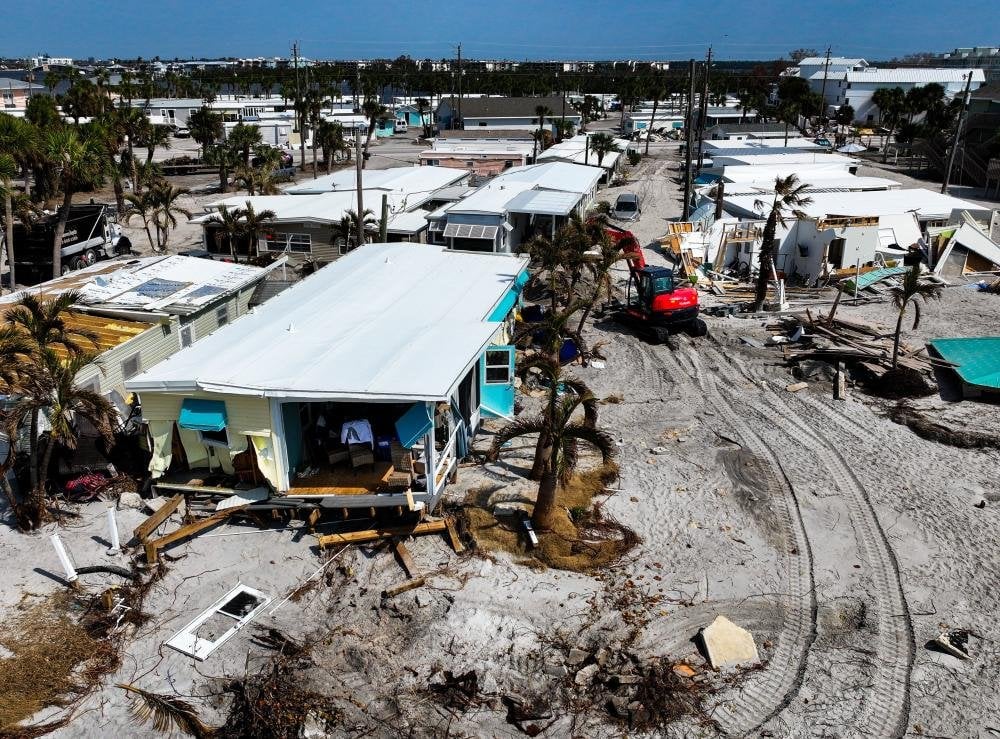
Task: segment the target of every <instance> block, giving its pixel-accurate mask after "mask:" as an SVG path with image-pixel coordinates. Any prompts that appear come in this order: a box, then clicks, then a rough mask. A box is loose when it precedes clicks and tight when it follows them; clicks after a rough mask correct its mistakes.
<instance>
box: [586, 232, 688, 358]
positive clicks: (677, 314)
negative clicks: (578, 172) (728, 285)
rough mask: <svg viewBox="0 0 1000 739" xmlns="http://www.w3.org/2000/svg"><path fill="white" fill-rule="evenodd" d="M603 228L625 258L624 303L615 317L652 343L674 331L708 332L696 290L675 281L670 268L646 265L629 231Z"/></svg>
mask: <svg viewBox="0 0 1000 739" xmlns="http://www.w3.org/2000/svg"><path fill="white" fill-rule="evenodd" d="M605 228H606V231H607V234H608V235H609V236H610V237H611V238H612V239H613V240H614V241H615V243H616V244H617V245H618V246H619V248H621V249H622V251H624V252H625V254H626V256H627V258H628V271H629V279H628V287H627V288H626V298H625V305H624V306H622V307H620V308H619V309H618V310H616V311H615V313H614V318H615V320H616V321H618V322H619V323H623V324H625V325H627V326H630V327H632V328H634V329H635V330H636V331H637V332H639V333H640V334H642V335H643V336H644V337H645V339H646V340H647V341H649V342H650V343H653V344H661V343H663V342H665V341H667V339H668V338H669V337H670V334H671V333H674V332H677V331H687V332H688V333H689V334H690V335H691V336H704V335H705V334H706V333H708V326H706V325H705V322H704V321H703V320H702V319H701V318H699V317H698V290H697V289H696V288H695V287H694V286H693V285H688V284H686V283H685V284H683V285H677V284H676V282H675V279H674V271H673V270H672V269H668V268H666V267H654V266H650V265H647V264H646V259H645V257H644V256H643V254H642V247H641V246H640V245H639V241H638V240H637V239H636V238H635V236H634V235H633V234H632V232H631V231H626V230H625V229H622V228H618V227H616V226H612V225H610V224H608V225H607V226H606V227H605ZM633 286H634V290H633Z"/></svg>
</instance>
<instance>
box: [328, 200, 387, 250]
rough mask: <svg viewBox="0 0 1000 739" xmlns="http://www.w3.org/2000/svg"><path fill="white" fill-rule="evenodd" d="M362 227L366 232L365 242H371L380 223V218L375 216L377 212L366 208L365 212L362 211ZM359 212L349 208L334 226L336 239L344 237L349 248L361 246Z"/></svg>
mask: <svg viewBox="0 0 1000 739" xmlns="http://www.w3.org/2000/svg"><path fill="white" fill-rule="evenodd" d="M362 218H363V219H364V220H363V221H362V224H361V227H362V229H363V230H364V233H365V243H366V244H367V243H369V242H370V241H371V240H372V239H373V238H375V235H376V234H377V233H378V230H379V225H378V219H376V218H375V214H374V213H373V212H372V211H371V210H369V209H368V208H365V211H364V213H362ZM357 234H358V212H357V211H356V210H348V211H345V212H344V215H343V217H342V218H341V219H340V222H339V223H336V224H334V226H333V237H334V239H335V240H340V239H343V241H344V244H346V246H347V249H348V250H351V249H355V248H357V247H358V246H359V244H358V235H357Z"/></svg>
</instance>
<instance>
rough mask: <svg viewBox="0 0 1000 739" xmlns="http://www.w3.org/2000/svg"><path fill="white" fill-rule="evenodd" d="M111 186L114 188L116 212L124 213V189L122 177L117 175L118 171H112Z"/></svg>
mask: <svg viewBox="0 0 1000 739" xmlns="http://www.w3.org/2000/svg"><path fill="white" fill-rule="evenodd" d="M112 176H113V184H114V188H115V204H116V205H117V206H118V212H119V213H124V212H125V188H124V187H123V186H122V176H121V175H120V174H119V173H118V170H117V169H115V170H114V174H113V175H112Z"/></svg>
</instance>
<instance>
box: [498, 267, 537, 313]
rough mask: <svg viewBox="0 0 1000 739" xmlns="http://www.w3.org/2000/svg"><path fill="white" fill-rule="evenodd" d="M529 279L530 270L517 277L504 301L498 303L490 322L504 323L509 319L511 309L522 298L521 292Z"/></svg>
mask: <svg viewBox="0 0 1000 739" xmlns="http://www.w3.org/2000/svg"><path fill="white" fill-rule="evenodd" d="M528 278H529V275H528V270H524V271H523V272H520V273H519V274H518V275H517V278H516V279H515V280H514V284H513V286H512V287H511V289H510V290H508V291H507V294H506V295H504V296H503V299H502V300H501V301H500V302H499V303H497V307H496V308H494V309H493V311H492V312H491V313H490V315H489V317H488V320H490V321H502V320H504V319H505V318H506V317H507V314H508V313H510V310H511V308H513V307H514V306H515V305H516V304H517V299H518V298H519V297H520V296H521V290H523V289H524V285H525V283H526V282H527V281H528Z"/></svg>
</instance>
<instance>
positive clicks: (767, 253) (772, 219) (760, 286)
mask: <svg viewBox="0 0 1000 739" xmlns="http://www.w3.org/2000/svg"><path fill="white" fill-rule="evenodd" d="M775 207H777V206H772V209H771V213H770V215H768V217H767V223H766V224H765V225H764V235H763V237H762V238H761V244H760V258H759V264H758V272H757V287H756V290H755V292H754V301H753V309H754V311H759V310H761V309H762V308H763V307H764V301H765V300H766V299H767V283H768V281H769V280H770V279H771V265H772V263H773V261H774V260H773V252H774V246H773V244H774V232H775V231H776V230H777V224H778V218H777V214H776V213H775V211H774V208H775Z"/></svg>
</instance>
